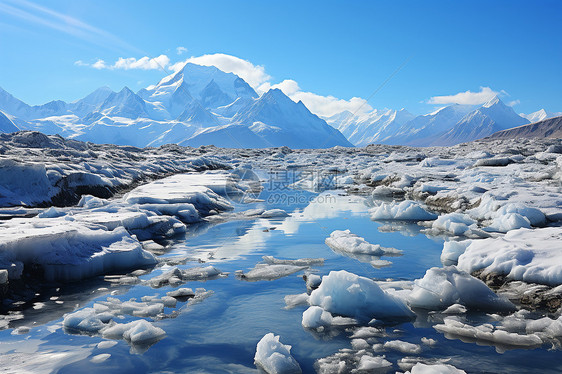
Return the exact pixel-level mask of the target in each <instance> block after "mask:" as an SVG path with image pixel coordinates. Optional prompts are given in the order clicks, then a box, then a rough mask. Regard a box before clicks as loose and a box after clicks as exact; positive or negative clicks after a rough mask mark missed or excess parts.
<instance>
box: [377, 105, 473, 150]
mask: <svg viewBox="0 0 562 374" xmlns="http://www.w3.org/2000/svg"><path fill="white" fill-rule="evenodd" d="M473 109H474V106H472V105H458V104H455V105H450V106H447V107H444V108H441V109H438V110H436V111H434V112H432V113H429V114H426V115H422V116H417V117H416V118H414V119H412V120H411V121H408V122H406V123H405V124H404V125H403V126H401V127H400V129H398V130H397V131H396V134H395V135H394V136H393V137H392V138H390V139H387V141H386V143H385V144H396V145H397V144H400V145H402V144H404V145H414V146H427V145H429V144H431V143H432V142H433V140H434V137H435V136H437V135H440V134H442V133H444V132H447V131H449V130H450V129H451V128H452V127H453V126H454V125H455V124H456V123H457V122H458V121H460V120H461V119H462V118H463V117H464V116H465V115H466V114H468V113H469V112H470V111H471V110H473Z"/></svg>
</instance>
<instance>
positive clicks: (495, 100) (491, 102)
mask: <svg viewBox="0 0 562 374" xmlns="http://www.w3.org/2000/svg"><path fill="white" fill-rule="evenodd" d="M494 105H502V106H505V104H504V103H503V101H501V99H500V97H499V96H498V95H496V96H494V97H493V98H491V99H490V100H488V101H487V102H485V103H484V104H483V105H482V107H484V108H490V107H492V106H494Z"/></svg>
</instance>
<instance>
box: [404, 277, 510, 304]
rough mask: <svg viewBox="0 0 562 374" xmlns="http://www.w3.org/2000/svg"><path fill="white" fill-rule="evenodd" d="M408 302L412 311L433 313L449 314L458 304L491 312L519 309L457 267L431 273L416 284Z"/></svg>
mask: <svg viewBox="0 0 562 374" xmlns="http://www.w3.org/2000/svg"><path fill="white" fill-rule="evenodd" d="M408 301H409V304H410V306H411V307H415V308H423V309H429V310H445V309H447V308H448V307H450V306H452V305H454V304H461V305H464V306H465V307H467V308H469V309H475V310H487V311H509V310H514V309H515V306H514V305H513V304H512V303H511V302H510V301H508V300H506V299H503V298H501V297H499V296H498V295H496V294H495V293H494V292H493V291H492V290H491V289H489V288H488V286H486V284H485V283H484V282H482V281H481V280H479V279H477V278H475V277H473V276H471V275H470V274H468V273H466V272H464V271H460V270H458V269H457V268H456V267H455V266H448V267H445V268H441V269H440V268H431V269H429V270H427V272H426V273H425V275H424V277H423V278H422V279H418V280H416V281H415V282H414V288H413V290H412V292H411V294H410V295H409V297H408Z"/></svg>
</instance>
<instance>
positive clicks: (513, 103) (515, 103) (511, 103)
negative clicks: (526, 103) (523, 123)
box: [507, 100, 521, 106]
mask: <svg viewBox="0 0 562 374" xmlns="http://www.w3.org/2000/svg"><path fill="white" fill-rule="evenodd" d="M518 104H521V101H520V100H513V101H510V102H509V103H507V105H509V106H515V105H518Z"/></svg>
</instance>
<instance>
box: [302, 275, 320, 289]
mask: <svg viewBox="0 0 562 374" xmlns="http://www.w3.org/2000/svg"><path fill="white" fill-rule="evenodd" d="M303 278H304V280H305V282H306V288H307V289H309V290H313V289H315V288H318V286H320V283H322V277H321V276H319V275H317V274H310V273H308V274H305V275H304V276H303Z"/></svg>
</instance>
